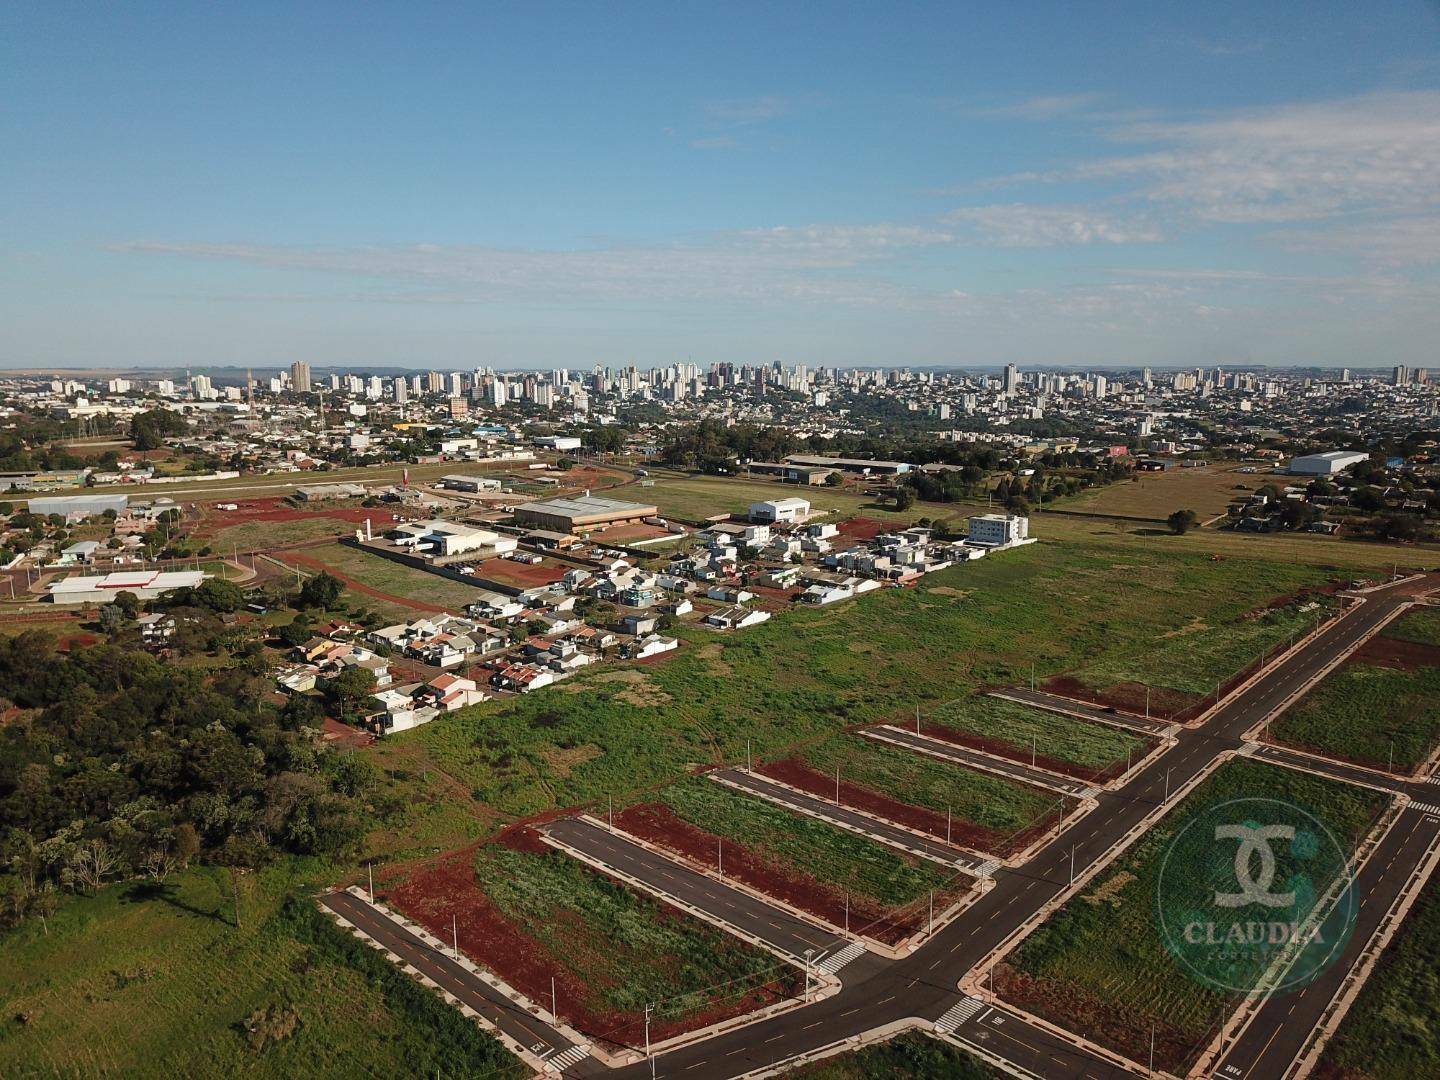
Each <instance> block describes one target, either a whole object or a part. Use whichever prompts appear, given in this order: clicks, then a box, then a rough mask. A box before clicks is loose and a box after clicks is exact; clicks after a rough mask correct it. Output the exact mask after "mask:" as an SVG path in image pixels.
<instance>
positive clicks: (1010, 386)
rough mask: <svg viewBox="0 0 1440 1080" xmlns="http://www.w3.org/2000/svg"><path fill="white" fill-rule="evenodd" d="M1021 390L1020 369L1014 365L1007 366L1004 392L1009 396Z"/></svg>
mask: <svg viewBox="0 0 1440 1080" xmlns="http://www.w3.org/2000/svg"><path fill="white" fill-rule="evenodd" d="M1019 389H1020V369H1019V368H1018V367H1016V366H1015V365H1014V364H1006V365H1005V383H1004V391H1005V393H1007V394H1014V393H1015V392H1016V391H1018V390H1019Z"/></svg>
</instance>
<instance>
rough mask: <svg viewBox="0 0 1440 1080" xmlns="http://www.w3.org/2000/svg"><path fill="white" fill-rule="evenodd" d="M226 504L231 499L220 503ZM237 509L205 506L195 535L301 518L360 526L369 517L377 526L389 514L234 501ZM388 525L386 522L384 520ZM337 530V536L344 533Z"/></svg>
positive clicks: (275, 501) (351, 508)
mask: <svg viewBox="0 0 1440 1080" xmlns="http://www.w3.org/2000/svg"><path fill="white" fill-rule="evenodd" d="M220 501H221V502H227V501H231V500H224V499H222V500H220ZM236 504H237V507H238V508H237V509H235V510H219V509H216V506H217V504H216V503H210V504H209V505H208V506H207V507H206V517H205V522H204V524H202V525H201V526H200V527H199V528H198V529H196V530H195V535H196V536H213V535H214V534H215V533H217V532H219V531H220V530H221V529H227V528H229V527H231V526H232V525H245V524H247V523H249V522H253V521H274V522H283V521H300V520H302V519H304V518H330V519H331V520H334V521H337V522H345V523H347V524H353V525H359V524H363V523H364V522H365V519H366V518H369V519H370V520H371V521H372V522H374V523H375V524H376V525H380V524H381V522H382V521H387V519H388V516H389V512H388V511H382V510H379V509H376V508H373V507H366V506H324V505H320V506H316V507H313V508H310V507H307V508H305V509H300V508H298V507H294V506H290V505H289V504H287V503H285V502H283V501H282V500H280V499H245V500H244V501H236ZM387 523H388V521H387ZM347 531H348V530H346V529H337V530H336V532H337V533H341V532H347Z"/></svg>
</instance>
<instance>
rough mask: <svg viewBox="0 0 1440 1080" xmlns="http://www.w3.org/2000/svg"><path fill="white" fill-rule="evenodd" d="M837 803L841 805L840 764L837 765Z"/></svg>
mask: <svg viewBox="0 0 1440 1080" xmlns="http://www.w3.org/2000/svg"><path fill="white" fill-rule="evenodd" d="M835 805H836V806H839V805H840V766H839V765H836V766H835Z"/></svg>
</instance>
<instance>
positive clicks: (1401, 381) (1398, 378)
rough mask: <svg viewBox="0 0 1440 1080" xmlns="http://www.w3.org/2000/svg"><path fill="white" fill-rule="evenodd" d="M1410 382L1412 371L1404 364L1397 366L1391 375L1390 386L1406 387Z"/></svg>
mask: <svg viewBox="0 0 1440 1080" xmlns="http://www.w3.org/2000/svg"><path fill="white" fill-rule="evenodd" d="M1409 380H1410V370H1409V369H1408V368H1407V367H1406V366H1405V365H1404V364H1396V365H1395V370H1394V371H1392V372H1391V373H1390V385H1392V386H1404V385H1405V383H1407V382H1408V381H1409Z"/></svg>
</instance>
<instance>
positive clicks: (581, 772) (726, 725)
mask: <svg viewBox="0 0 1440 1080" xmlns="http://www.w3.org/2000/svg"><path fill="white" fill-rule="evenodd" d="M1329 576H1330V575H1329V573H1327V572H1326V571H1324V570H1320V569H1316V568H1312V567H1307V566H1303V565H1294V564H1285V563H1274V562H1269V561H1250V560H1240V559H1227V560H1224V561H1221V562H1211V561H1210V560H1209V559H1208V558H1205V557H1202V556H1189V555H1184V554H1180V553H1170V552H1166V551H1151V550H1148V549H1145V548H1135V549H1133V550H1132V549H1128V548H1124V547H1116V546H1115V545H1111V544H1106V543H1067V544H1032V545H1030V546H1029V547H1025V548H1021V549H1018V550H1016V551H1011V552H1004V553H1001V554H999V555H995V556H992V557H989V558H985V559H981V560H979V561H978V562H975V563H971V564H967V565H965V566H960V567H955V568H953V569H950V570H946V571H942V572H940V573H938V574H933V575H928V576H927V577H926V578H925V579H924V580H923V581H922V582H921V583H920V585H918V586H917V587H916V588H913V589H884V590H880V591H878V592H875V593H871V594H869V595H867V596H862V597H860V598H858V599H857V600H854V601H851V602H847V603H844V604H837V605H833V606H831V607H828V608H822V609H818V610H816V609H811V608H808V607H807V608H804V609H803V610H799V609H797V610H791V611H787V612H785V613H784V614H783V615H781V616H780V617H778V618H775V619H772V620H770V621H769V622H767V623H765V624H763V625H761V626H757V627H753V628H751V629H749V630H746V631H744V632H742V633H739V634H734V635H731V636H728V637H725V638H723V639H719V640H717V638H716V637H715V635H713V634H709V633H705V632H703V631H699V630H690V629H681V630H680V631H679V633H680V634H681V635H682V636H683V637H684V638H685V644H684V646H683V647H682V649H681V650H680V651H679V652H678V653H676V654H675V655H674V656H673V657H672V658H671V659H669V660H667V661H666V662H665V663H663V664H658V665H654V666H650V665H646V666H645V667H643V668H633V669H632V670H633V671H635V672H636V673H637V674H639V675H640V676H641V679H642V681H641V682H638V683H633V684H619V683H615V682H611V681H606V680H608V679H610V678H611V677H612V676H611V675H609V674H607V671H606V669H603V668H602V669H601V670H592V671H589V672H586V673H583V674H581V675H580V676H578V677H576V678H575V679H572V680H569V681H567V682H565V683H564V684H562V685H561V686H559V687H555V688H550V689H546V690H542V691H540V692H538V693H535V694H528V695H524V696H523V697H521V698H516V699H509V700H504V701H494V702H487V703H485V704H483V705H479V706H475V707H474V708H472V709H467V710H463V711H461V712H457V713H455V714H452V715H450V716H447V717H445V718H443V719H442V720H440V721H437V722H436V723H433V724H428V725H426V726H425V727H423V728H419V729H417V730H415V731H413V732H406V733H404V734H402V735H400V736H397V737H396V738H395V739H392V740H391V742H392V743H400V744H408V745H415V746H419V747H422V748H423V752H424V755H425V756H426V757H428V758H429V759H430V761H431V762H432V764H433V765H434V767H435V768H437V769H440V770H443V771H444V772H445V773H447V774H449V775H450V776H453V777H455V778H456V779H457V781H458V782H459V783H461V784H463V785H464V786H465V787H466V788H468V790H469V791H470V793H471V795H472V796H473V798H475V799H476V800H477V801H479V802H482V803H484V804H486V805H487V806H489V807H491V808H493V809H494V810H496V811H497V812H499V813H501V814H505V815H512V816H517V817H518V816H523V815H526V814H531V813H535V812H537V811H541V810H545V809H548V808H551V807H554V806H564V805H571V804H575V803H583V802H589V801H592V800H597V799H604V798H605V797H606V796H607V795H614V796H617V797H622V796H625V795H626V794H627V793H630V792H634V791H638V790H641V789H643V788H646V787H651V786H655V785H661V784H664V783H668V782H671V781H673V780H674V779H676V778H677V777H679V776H680V775H682V773H683V772H684V771H685V769H686V768H687V767H688V766H690V765H694V764H702V763H711V764H720V763H730V764H734V763H736V762H743V761H744V760H745V755H746V749H747V744H748V745H749V748H750V749H751V750H752V751H753V753H754V754H755V756H756V757H757V758H761V757H764V758H773V757H776V756H779V755H780V754H781V753H782V752H783V751H784V750H785V748H787V747H790V746H794V745H795V744H797V743H799V742H802V741H804V740H807V739H813V738H816V737H819V736H822V735H825V734H827V733H830V732H834V731H835V730H837V729H838V728H839V727H841V726H845V725H849V724H858V723H879V722H891V721H893V722H896V723H905V722H906V720H907V719H908V718H910V717H913V715H914V709H915V707H916V706H917V705H918V706H920V707H921V708H922V709H926V710H928V709H930V708H932V707H934V705H935V704H937V703H939V702H946V701H952V700H954V699H955V698H957V697H960V696H962V695H965V694H969V693H971V692H972V691H974V690H975V689H976V688H978V687H980V686H984V685H993V684H1003V683H1018V682H1028V680H1029V678H1030V665H1031V663H1032V661H1033V662H1035V663H1036V665H1037V667H1038V670H1039V674H1040V676H1041V677H1042V678H1043V677H1045V676H1046V675H1048V674H1054V673H1058V672H1060V671H1063V670H1066V669H1068V668H1070V667H1073V666H1076V665H1080V664H1084V663H1086V662H1098V661H1100V660H1102V659H1103V658H1105V657H1107V656H1122V657H1130V656H1133V655H1136V654H1138V653H1141V652H1143V651H1144V650H1145V649H1147V648H1150V647H1151V646H1152V645H1153V644H1155V643H1156V642H1162V641H1165V640H1167V638H1166V635H1167V634H1171V633H1173V632H1174V631H1176V630H1178V629H1181V628H1183V627H1185V626H1187V625H1189V624H1190V623H1191V622H1192V620H1193V618H1194V617H1196V616H1199V617H1201V618H1202V619H1207V620H1211V621H1214V622H1216V623H1223V622H1225V621H1228V620H1233V619H1235V618H1237V617H1238V616H1239V615H1240V614H1241V613H1243V612H1245V611H1248V610H1250V609H1252V608H1253V607H1255V606H1256V605H1257V604H1259V603H1263V602H1264V601H1265V600H1266V599H1267V598H1269V597H1273V596H1277V595H1282V594H1288V593H1291V592H1294V591H1295V590H1297V589H1299V588H1303V587H1306V586H1310V585H1315V584H1318V583H1320V582H1323V581H1325V580H1326V579H1327V578H1328V577H1329ZM1062 598H1063V599H1062ZM416 764H417V765H419V766H420V767H423V765H422V764H421V763H420V762H419V761H417V763H416ZM942 812H943V807H942Z"/></svg>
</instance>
